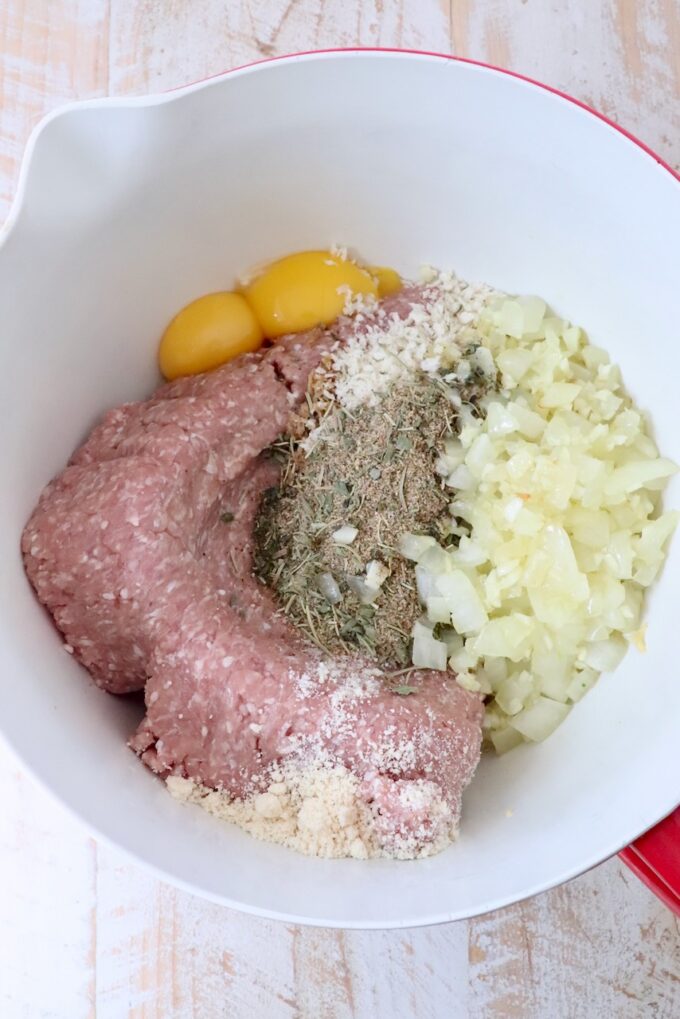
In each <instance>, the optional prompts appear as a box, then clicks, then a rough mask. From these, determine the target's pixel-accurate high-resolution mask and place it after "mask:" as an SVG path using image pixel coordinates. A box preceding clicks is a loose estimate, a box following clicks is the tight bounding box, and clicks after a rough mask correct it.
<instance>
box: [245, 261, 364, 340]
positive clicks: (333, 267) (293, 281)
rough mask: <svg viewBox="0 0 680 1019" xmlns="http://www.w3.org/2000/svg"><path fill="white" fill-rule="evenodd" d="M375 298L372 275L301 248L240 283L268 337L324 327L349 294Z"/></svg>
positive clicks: (339, 309) (332, 318) (334, 315)
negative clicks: (253, 277) (243, 284)
mask: <svg viewBox="0 0 680 1019" xmlns="http://www.w3.org/2000/svg"><path fill="white" fill-rule="evenodd" d="M357 294H360V295H363V296H368V295H370V296H371V297H377V296H378V284H377V282H376V280H375V279H374V278H373V276H372V275H371V273H370V272H369V271H368V270H366V269H361V268H360V267H359V266H358V265H355V263H354V262H350V261H347V260H345V259H343V258H340V257H339V256H337V255H334V254H332V253H331V252H330V251H300V252H298V253H297V254H295V255H287V256H286V257H285V258H281V259H279V260H278V261H277V262H272V263H271V264H270V265H268V266H267V267H266V268H265V269H264V270H263V271H262V272H261V273H260V274H259V275H258V276H256V277H255V279H253V280H251V282H250V283H248V284H246V285H245V286H244V287H243V295H244V297H245V298H246V300H247V301H248V304H249V305H250V306H251V308H252V309H253V311H254V312H255V315H256V316H257V319H258V321H259V323H260V325H261V327H262V331H263V332H264V335H265V336H266V337H268V338H269V339H275V338H276V337H277V336H284V335H285V334H286V333H301V332H304V331H305V329H312V328H313V327H314V326H317V325H329V324H330V323H331V322H333V320H334V319H336V318H337V317H338V315H341V314H342V312H343V308H344V306H345V301H346V300H347V297H348V296H350V295H357Z"/></svg>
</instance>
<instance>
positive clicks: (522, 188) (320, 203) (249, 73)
mask: <svg viewBox="0 0 680 1019" xmlns="http://www.w3.org/2000/svg"><path fill="white" fill-rule="evenodd" d="M333 242H339V243H344V244H349V245H351V246H353V247H355V248H357V249H358V250H359V251H360V252H361V253H362V254H363V255H364V256H365V257H366V258H367V259H369V260H370V261H372V262H376V263H388V264H394V265H396V266H397V268H399V269H400V270H402V271H403V272H404V273H405V274H409V273H414V272H415V271H416V270H417V268H418V267H419V265H421V263H423V262H431V263H434V264H436V265H439V266H443V267H453V268H455V269H456V270H457V271H458V272H459V273H460V274H461V275H462V276H464V277H467V278H470V279H473V280H486V281H488V282H490V283H492V284H494V285H495V286H497V287H501V288H504V289H508V290H511V291H522V292H527V291H529V292H535V293H538V294H541V295H542V296H544V297H545V298H546V299H547V300H548V301H549V302H550V303H551V304H552V305H553V306H554V307H555V308H556V309H557V310H558V311H559V312H560V313H561V314H564V315H566V316H569V317H570V318H572V319H573V320H575V321H576V322H578V323H580V324H583V325H584V326H585V327H586V328H587V329H588V331H589V333H590V336H591V338H592V340H593V341H594V342H596V343H598V344H601V345H602V346H604V347H606V348H607V349H608V350H609V351H610V352H611V354H612V355H613V357H614V358H615V359H616V360H617V361H618V362H620V364H621V366H622V368H623V371H624V375H625V379H626V381H627V383H628V385H629V387H630V390H631V391H632V393H633V395H634V396H635V398H636V399H637V400H638V402H639V403H640V405H641V406H642V407H645V408H648V409H649V410H650V411H651V412H652V415H653V421H654V428H655V432H656V435H657V438H658V441H659V443H660V446H661V449H662V451H663V453H664V454H665V455H667V456H670V457H673V458H674V459H675V460H677V461H680V428H679V427H678V409H677V408H678V401H679V399H680V396H679V394H678V382H679V380H680V336H679V335H678V314H677V301H678V292H679V290H680V186H679V185H678V181H677V180H676V179H675V178H674V177H673V175H672V174H671V173H670V172H669V171H668V169H667V168H664V167H663V166H662V165H659V162H658V160H655V159H654V158H652V156H651V155H650V154H649V153H648V152H646V151H644V150H643V148H642V147H641V146H639V145H638V144H636V143H635V142H634V141H633V140H631V139H630V138H628V137H626V136H624V134H623V133H621V132H619V131H618V130H617V129H615V128H614V127H613V126H612V125H609V124H607V123H606V122H604V121H603V120H602V119H599V118H598V117H596V116H594V115H593V114H592V113H591V112H589V111H587V110H586V109H584V108H582V107H580V106H578V105H577V104H575V103H574V102H572V101H569V100H568V99H567V98H565V97H562V96H559V95H557V94H554V93H551V92H550V91H548V90H546V89H544V88H542V87H539V86H537V85H535V84H532V83H530V82H527V81H525V80H521V79H518V78H517V77H513V76H509V75H508V74H505V73H502V72H498V71H496V70H493V69H490V68H485V67H480V66H475V65H472V64H468V63H464V62H460V61H456V60H453V59H450V58H446V57H440V56H436V55H426V54H412V53H410V54H407V53H392V52H370V51H366V52H361V51H360V52H347V53H343V52H337V53H326V54H308V55H303V56H297V57H291V58H286V59H283V60H277V61H272V62H268V63H263V64H260V65H257V66H253V67H247V68H243V69H241V70H238V71H234V72H232V73H230V74H228V75H224V76H222V77H218V78H214V79H212V80H210V81H207V82H205V83H201V84H198V85H194V86H191V87H189V88H186V89H183V90H180V91H177V92H173V93H171V94H169V95H163V96H154V97H151V98H143V99H124V100H105V99H104V100H95V101H92V102H87V103H83V104H80V105H75V106H71V107H68V108H66V109H64V110H61V111H59V112H57V113H56V114H55V115H52V116H51V117H49V118H48V119H47V120H46V121H44V122H43V124H42V125H41V126H40V128H39V129H38V130H37V132H36V133H35V134H34V136H33V137H32V139H31V142H30V145H29V153H28V155H27V158H26V163H25V166H24V171H23V175H22V178H21V184H20V188H19V197H18V199H17V202H16V204H15V207H14V210H13V214H12V218H11V228H10V229H9V231H8V233H7V236H6V237H5V240H4V244H3V246H2V249H1V250H0V344H1V349H2V354H3V363H4V366H5V367H4V370H3V372H2V377H1V379H0V390H1V398H0V405H1V406H2V407H3V408H4V412H3V413H4V417H5V422H6V424H5V446H4V454H3V459H2V463H3V471H2V482H1V485H0V524H1V526H0V543H1V553H0V555H1V559H0V562H1V563H2V571H1V575H0V597H1V604H2V616H1V619H0V638H1V639H0V702H1V704H2V711H1V718H0V727H1V728H2V730H3V732H4V734H5V736H6V738H7V740H8V742H9V743H10V744H11V746H12V747H13V748H14V750H15V751H16V753H17V754H18V755H19V757H20V758H21V760H22V762H23V764H24V765H25V766H26V767H27V768H28V769H29V770H30V771H31V772H32V773H33V775H35V776H36V777H37V778H38V779H39V780H40V781H41V782H42V783H43V784H44V785H45V786H46V787H48V788H49V789H50V790H52V792H53V793H54V794H55V795H56V796H57V797H58V798H59V799H60V800H61V801H62V803H63V804H65V805H66V806H67V807H69V808H70V809H71V810H72V811H73V813H74V814H76V815H77V816H78V817H80V818H82V820H83V821H84V822H85V823H86V824H87V826H88V827H89V828H90V829H91V830H92V831H94V832H95V833H96V835H97V836H98V837H99V838H102V839H105V840H107V841H109V842H111V843H112V844H114V845H116V846H118V847H120V848H121V849H123V850H125V851H126V852H127V853H128V854H130V855H131V856H132V857H133V858H134V859H135V860H138V861H139V862H141V863H144V864H146V865H148V866H150V867H152V868H153V869H154V870H155V871H156V873H158V874H159V875H160V876H162V877H164V878H167V879H169V880H171V881H174V882H176V883H177V884H178V885H181V886H182V887H184V888H187V889H190V890H191V891H194V892H197V893H199V894H201V895H205V896H208V897H210V898H212V899H214V900H216V901H219V902H223V903H227V904H229V905H232V906H237V907H238V908H240V909H245V910H248V911H249V912H252V913H259V914H263V915H267V916H276V917H285V918H286V919H288V920H294V921H299V922H304V923H313V924H324V925H338V926H345V927H383V926H385V927H387V926H395V927H396V926H402V925H413V924H424V923H433V922H436V921H442V920H451V919H456V918H459V917H465V916H470V915H473V914H477V913H481V912H483V911H485V910H489V909H492V908H495V907H497V906H501V905H503V904H504V903H509V902H512V901H514V900H517V899H520V898H522V897H523V896H527V895H530V894H532V893H534V892H538V891H540V890H541V889H544V888H547V887H549V886H551V885H555V884H557V883H558V882H561V881H564V880H566V879H567V878H570V877H572V876H573V875H575V874H577V873H579V872H580V871H583V870H584V869H586V868H588V867H591V866H593V865H594V864H596V863H598V861H600V860H603V859H604V858H605V857H608V856H610V855H611V854H612V853H615V852H616V851H617V850H618V849H620V848H621V847H622V846H623V845H625V844H626V843H628V842H630V841H631V840H632V839H634V838H635V837H636V836H637V835H639V833H640V832H642V831H643V830H644V829H646V828H648V827H649V826H650V825H652V824H654V823H655V822H656V821H657V820H659V819H660V818H661V817H662V816H663V815H664V814H667V813H668V812H669V811H670V810H672V809H673V807H675V805H676V804H677V802H678V800H679V799H680V681H679V680H678V677H677V675H676V673H677V665H676V661H675V659H676V655H677V645H676V642H675V641H676V636H677V633H678V623H677V605H678V599H679V598H680V583H679V578H680V569H679V565H680V542H678V541H676V543H675V545H674V547H673V549H672V550H671V554H670V560H669V562H668V565H667V568H666V570H665V572H664V575H663V578H662V579H661V581H660V582H659V583H658V584H657V586H656V588H655V590H654V591H653V594H652V597H651V598H650V600H649V607H648V612H649V621H650V627H649V650H648V652H647V653H646V654H645V655H640V654H638V653H637V652H635V651H631V652H630V653H629V655H628V656H627V658H626V660H625V661H624V663H623V665H622V666H621V667H620V668H619V669H618V670H617V671H616V673H615V674H613V675H607V676H604V677H603V678H602V679H601V680H600V682H599V684H598V685H597V687H596V688H595V689H594V690H593V691H592V693H589V694H588V696H587V697H586V698H585V700H584V701H583V702H582V703H581V704H580V705H578V706H577V707H576V708H575V710H574V711H573V712H572V714H571V715H570V717H569V718H568V720H567V722H566V723H565V724H564V725H563V726H562V728H560V729H559V730H558V731H557V732H556V733H555V734H554V735H553V736H552V737H551V738H550V739H548V740H547V742H545V743H544V744H542V745H540V746H532V747H522V748H520V749H518V750H515V751H513V752H512V753H510V754H509V755H507V756H506V757H503V758H501V759H494V758H491V757H490V758H489V759H488V760H484V761H483V762H482V765H481V767H480V769H479V773H478V775H477V777H476V778H475V779H474V781H473V783H472V785H471V786H470V788H469V790H468V792H467V795H466V800H465V809H464V818H463V832H462V836H461V838H460V841H459V842H458V843H457V844H456V845H454V846H452V847H451V848H450V849H448V850H447V851H446V852H444V853H442V854H441V855H440V856H437V857H435V858H433V859H429V860H424V861H418V862H412V863H399V862H393V861H373V862H357V861H351V860H341V861H329V860H318V859H306V858H304V857H302V856H298V855H296V854H294V853H292V852H290V851H288V850H285V849H283V848H280V847H278V846H272V845H267V844H264V843H261V842H256V841H255V840H253V839H251V838H249V837H248V836H247V835H245V834H243V832H241V831H240V830H238V829H236V828H232V827H230V826H227V825H224V824H221V823H219V822H217V821H215V820H213V819H212V818H210V817H209V816H208V815H206V814H204V813H203V812H202V811H201V810H200V809H198V808H194V807H185V806H181V805H179V804H178V803H176V802H175V801H174V800H173V799H172V798H171V797H170V796H169V795H168V794H167V792H166V790H165V788H164V786H163V784H162V783H161V782H160V781H158V780H157V779H156V778H154V777H153V775H152V774H151V773H150V772H149V771H148V770H147V769H146V768H144V767H143V766H142V765H141V764H140V762H139V761H138V760H137V759H136V758H135V757H134V756H133V755H132V753H131V752H130V751H129V750H128V749H126V746H125V740H126V738H127V736H128V735H129V734H130V732H131V731H132V729H133V728H134V726H135V724H136V722H137V720H138V718H139V716H140V713H141V710H140V707H139V705H133V704H131V703H130V702H127V701H125V700H122V699H116V698H115V697H111V696H108V695H106V694H104V693H101V692H100V691H99V690H97V689H96V688H95V687H94V686H93V684H92V683H91V682H90V681H89V679H88V677H87V675H86V674H85V673H84V672H83V670H82V669H81V668H80V667H79V666H78V665H77V664H76V663H75V662H74V661H73V660H72V658H70V657H69V655H67V654H65V653H64V651H63V649H62V644H61V641H60V639H59V637H58V635H57V633H56V631H55V630H54V628H53V626H52V623H51V621H50V619H49V618H48V616H47V614H46V613H45V612H43V610H42V609H41V608H40V606H39V605H38V604H37V602H36V600H35V598H34V596H33V593H32V591H31V589H30V587H29V585H28V583H27V581H26V579H25V577H24V574H23V571H22V566H21V561H20V557H19V535H20V532H21V529H22V526H23V524H24V522H25V520H26V518H27V516H28V514H29V512H30V510H31V508H32V506H33V505H34V503H35V501H36V499H37V497H38V494H39V492H40V490H41V488H42V486H43V485H44V484H45V482H46V481H47V480H48V479H49V478H50V477H51V476H52V475H53V474H54V473H55V472H57V471H58V470H59V469H60V468H61V467H62V466H63V464H64V463H65V461H66V459H67V457H68V456H69V454H70V452H71V451H72V449H73V448H74V447H75V446H76V445H77V443H78V442H79V441H80V440H81V439H82V438H83V437H84V435H85V434H86V432H87V430H88V429H89V428H90V427H91V425H92V424H93V422H94V421H95V420H96V419H97V417H98V415H99V414H101V413H102V411H104V410H105V409H106V408H108V407H111V406H112V405H114V404H117V403H120V402H122V401H124V400H129V399H132V398H137V397H141V396H143V395H144V394H146V393H148V392H149V391H150V389H151V388H152V386H153V385H154V384H155V383H156V381H157V376H156V360H155V355H156V343H157V339H158V336H159V333H160V331H161V330H162V328H163V327H164V326H165V324H166V323H167V321H168V319H169V318H170V317H171V316H172V315H173V313H174V312H175V311H176V310H177V309H178V308H179V307H180V306H181V305H183V304H184V303H185V302H187V301H189V300H190V299H191V298H194V297H196V296H197V295H199V294H202V293H205V292H206V291H210V290H217V289H224V288H227V287H229V286H230V285H231V284H232V282H233V279H234V276H235V274H236V273H237V271H238V270H241V269H243V268H244V267H247V266H249V265H251V264H253V263H256V262H259V261H261V260H262V259H266V258H269V257H273V256H276V255H279V254H283V253H286V252H290V251H294V250H296V249H300V248H313V247H314V248H316V247H321V246H324V245H330V244H331V243H333ZM678 488H679V486H678V484H677V483H676V484H675V485H674V486H672V487H671V493H670V495H669V498H668V503H669V504H672V503H673V502H675V504H676V505H677V504H678Z"/></svg>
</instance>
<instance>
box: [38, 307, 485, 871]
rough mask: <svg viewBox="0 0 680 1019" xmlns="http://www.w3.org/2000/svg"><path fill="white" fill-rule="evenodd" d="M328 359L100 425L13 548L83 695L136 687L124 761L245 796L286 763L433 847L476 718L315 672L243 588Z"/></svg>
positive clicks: (309, 351) (264, 605) (270, 606)
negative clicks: (137, 704)
mask: <svg viewBox="0 0 680 1019" xmlns="http://www.w3.org/2000/svg"><path fill="white" fill-rule="evenodd" d="M396 307H397V310H399V306H398V305H397V306H396ZM331 342H332V340H331V337H330V336H329V334H328V333H325V332H322V331H320V330H318V331H314V332H313V333H311V334H309V335H307V336H305V337H291V338H288V339H286V340H285V341H283V342H282V343H281V344H279V345H278V346H277V347H275V348H272V349H270V350H267V351H264V352H260V353H258V354H253V355H247V356H245V357H243V358H240V359H239V360H238V361H237V362H234V363H232V364H230V365H227V366H225V367H224V368H221V369H218V370H216V371H214V372H212V373H210V374H206V375H202V376H194V377H190V378H185V379H180V380H178V381H177V382H173V383H171V384H169V385H165V386H162V387H161V388H160V389H159V390H158V391H157V392H156V393H155V394H154V395H153V396H152V397H151V398H150V399H149V400H147V401H145V402H141V403H136V404H127V405H125V406H123V407H120V408H118V409H116V410H113V411H111V412H110V413H109V414H107V415H106V416H105V417H104V419H103V420H102V421H101V423H100V424H99V425H97V426H96V427H95V428H94V430H93V431H92V433H91V434H90V436H89V437H88V439H87V440H86V441H85V443H84V444H83V445H82V446H81V447H80V449H79V450H77V451H76V453H75V454H74V455H73V457H72V459H71V462H70V464H69V465H68V466H67V467H66V469H65V470H64V471H63V472H62V474H60V475H59V476H58V477H57V478H56V479H55V480H54V481H52V482H51V483H50V484H49V485H48V486H47V488H46V489H45V491H44V492H43V494H42V496H41V498H40V501H39V503H38V506H37V507H36V509H35V511H34V513H33V515H32V516H31V518H30V520H29V522H28V524H27V525H26V528H25V530H24V534H23V539H22V549H23V553H24V559H25V565H26V571H27V573H28V576H29V578H30V580H31V582H32V584H33V586H34V587H35V590H36V592H37V594H38V597H39V599H40V600H41V601H42V602H43V604H44V605H45V606H46V607H47V608H48V609H49V610H50V612H51V613H52V615H53V616H54V619H55V622H56V624H57V626H58V628H59V629H60V631H61V632H62V633H63V635H64V639H65V641H66V642H67V644H68V645H69V646H70V647H71V648H73V651H74V654H75V655H76V656H77V657H78V658H79V660H80V661H81V662H82V663H83V665H85V666H86V668H87V669H88V670H89V671H90V673H91V674H92V676H93V677H94V680H95V682H96V683H97V684H98V685H99V686H101V687H102V688H104V689H105V690H108V691H110V692H111V693H127V692H129V691H133V690H141V689H144V691H145V702H146V717H145V718H144V720H143V722H142V723H141V725H140V727H139V729H138V731H137V733H136V734H135V735H134V736H133V737H132V739H131V746H132V747H133V749H134V750H135V751H136V752H137V753H138V754H139V755H140V756H141V757H142V759H143V760H144V761H145V763H146V764H147V765H148V766H149V767H150V768H152V770H153V771H155V772H156V773H158V774H159V775H162V776H168V775H180V776H182V777H186V778H192V779H195V780H196V781H197V782H200V783H201V784H203V785H205V786H208V787H211V788H216V789H221V790H225V791H226V792H227V793H229V794H230V795H232V796H235V797H243V796H247V795H248V794H250V793H251V792H252V791H254V790H257V789H261V788H264V786H265V785H266V782H267V776H268V774H269V773H270V770H271V767H272V766H274V765H279V764H281V763H282V762H299V763H300V764H301V765H308V764H309V763H310V762H311V763H317V764H323V765H326V764H328V765H336V764H342V765H344V766H345V767H346V768H348V769H349V770H350V771H351V772H352V773H353V774H355V775H356V776H357V777H358V778H359V780H360V782H361V790H362V794H363V796H364V797H365V799H366V801H367V802H368V803H370V804H372V809H373V811H374V814H375V816H376V818H377V819H378V824H379V827H380V832H381V838H382V839H383V843H384V846H385V848H386V851H389V849H390V847H391V846H392V845H394V844H395V839H397V840H398V839H399V838H400V837H401V836H403V835H405V834H408V833H409V832H410V833H411V834H413V832H414V831H416V830H417V832H418V838H419V840H420V842H421V843H423V844H427V842H428V841H435V840H436V839H437V838H438V836H439V835H440V834H441V833H439V832H438V831H437V830H436V823H435V822H433V821H432V819H430V818H428V817H427V813H426V811H424V810H423V808H422V805H421V804H419V801H418V796H417V795H416V793H417V791H418V790H420V789H422V788H423V786H424V784H426V785H428V786H429V785H432V786H433V787H436V788H437V789H438V790H439V792H440V794H441V796H442V797H443V799H444V800H445V802H446V804H447V805H448V808H449V810H450V817H449V819H448V821H447V824H448V825H449V828H450V826H451V819H453V823H454V824H455V822H457V819H458V817H459V814H460V805H461V796H462V792H463V789H464V788H465V786H466V785H467V783H468V782H469V780H470V778H471V777H472V774H473V772H474V769H475V767H476V765H477V762H478V760H479V753H480V742H481V718H482V710H483V709H482V703H481V700H480V698H479V697H478V696H477V695H475V694H472V693H469V692H468V691H465V690H463V689H462V688H461V687H460V686H459V685H458V684H457V683H456V681H455V679H454V678H453V677H452V676H451V675H450V674H442V673H429V672H425V671H423V672H419V673H413V674H410V675H409V686H411V687H414V688H415V690H416V692H415V693H412V694H410V695H409V696H407V697H405V696H400V695H397V694H395V693H393V692H391V691H390V690H389V689H387V687H386V685H385V683H384V681H383V680H382V679H381V677H380V675H379V674H378V673H379V670H376V669H375V667H374V665H373V667H372V663H368V662H365V661H362V660H361V659H360V658H356V659H346V660H344V661H337V662H326V661H324V660H323V659H322V656H321V654H320V653H319V652H318V651H317V650H316V649H315V648H313V647H310V646H309V645H308V644H307V643H306V642H305V641H304V640H303V638H302V637H301V635H300V634H299V633H298V632H297V631H296V630H295V629H294V628H293V626H292V625H291V624H290V623H289V622H288V621H287V620H286V618H285V617H284V616H283V615H282V614H281V613H280V612H278V611H277V605H276V603H275V601H274V599H273V596H272V594H271V593H270V592H269V590H268V589H266V588H265V587H264V586H263V585H262V584H260V583H259V582H258V581H257V580H256V579H255V577H254V576H253V574H252V571H251V554H252V533H253V520H254V516H255V514H256V511H257V507H258V503H259V499H260V496H261V494H262V492H263V491H264V490H265V489H267V488H269V487H271V486H272V485H275V484H276V481H277V477H278V468H277V467H276V465H275V464H274V462H273V461H272V460H270V459H268V458H267V456H266V454H264V452H263V451H264V450H266V448H267V447H268V446H269V445H270V444H271V443H272V441H273V440H274V439H275V438H276V437H277V436H278V435H279V434H280V433H281V432H282V431H284V430H285V427H286V424H287V421H288V418H289V415H290V413H291V411H292V410H294V409H295V408H296V407H297V406H299V404H300V402H301V400H302V399H303V396H304V392H305V388H306V384H307V379H308V376H309V373H310V372H311V371H312V370H313V368H314V367H315V366H316V364H317V363H318V361H319V358H320V357H321V355H322V354H323V352H324V351H325V350H327V349H328V346H329V344H330V343H331Z"/></svg>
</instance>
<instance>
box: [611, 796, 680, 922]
mask: <svg viewBox="0 0 680 1019" xmlns="http://www.w3.org/2000/svg"><path fill="white" fill-rule="evenodd" d="M619 856H620V857H621V859H622V860H623V862H624V863H627V864H628V866H629V867H630V869H631V870H632V871H633V873H634V874H637V876H638V877H639V878H640V880H641V881H644V883H645V884H646V885H647V887H648V888H651V890H652V891H653V892H654V893H655V894H656V895H658V896H659V898H660V899H661V901H662V902H665V904H666V905H667V906H668V908H669V909H672V910H673V912H674V913H676V914H677V915H678V916H680V807H678V808H677V810H675V811H674V813H672V814H669V815H668V817H666V818H664V820H663V821H660V822H659V824H657V826H656V828H651V829H650V831H648V832H645V834H644V835H641V836H640V838H639V839H638V840H637V841H636V842H633V843H632V844H631V845H630V846H627V847H626V848H625V849H622V850H621V852H620V853H619Z"/></svg>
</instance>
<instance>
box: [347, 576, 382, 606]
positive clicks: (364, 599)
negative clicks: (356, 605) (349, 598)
mask: <svg viewBox="0 0 680 1019" xmlns="http://www.w3.org/2000/svg"><path fill="white" fill-rule="evenodd" d="M347 586H348V588H349V589H350V591H351V592H352V594H355V595H356V596H357V598H358V599H359V601H360V602H361V604H362V605H371V604H372V603H373V602H374V601H375V599H376V598H377V597H378V595H379V594H380V588H379V587H371V586H370V585H369V584H367V583H366V581H365V579H364V578H363V577H347Z"/></svg>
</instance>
